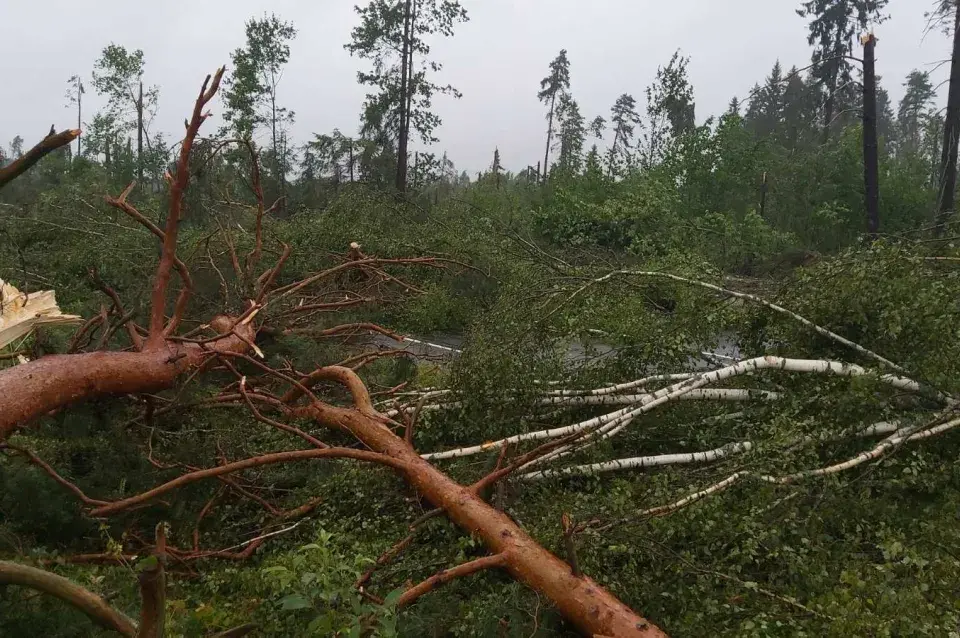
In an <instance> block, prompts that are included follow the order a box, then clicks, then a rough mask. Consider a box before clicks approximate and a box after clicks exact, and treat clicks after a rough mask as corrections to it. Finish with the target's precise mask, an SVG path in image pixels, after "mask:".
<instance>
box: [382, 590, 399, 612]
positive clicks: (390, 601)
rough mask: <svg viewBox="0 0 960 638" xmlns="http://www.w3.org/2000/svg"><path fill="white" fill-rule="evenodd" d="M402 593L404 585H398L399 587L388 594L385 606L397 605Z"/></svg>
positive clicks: (384, 602)
mask: <svg viewBox="0 0 960 638" xmlns="http://www.w3.org/2000/svg"><path fill="white" fill-rule="evenodd" d="M402 595H403V588H402V587H398V588H397V589H394V590H393V591H392V592H390V593H389V594H387V596H386V598H384V599H383V606H384V607H395V606H396V605H397V601H398V600H400V596H402Z"/></svg>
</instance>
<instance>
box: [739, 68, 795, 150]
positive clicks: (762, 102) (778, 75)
mask: <svg viewBox="0 0 960 638" xmlns="http://www.w3.org/2000/svg"><path fill="white" fill-rule="evenodd" d="M785 91H786V86H785V85H784V83H783V67H781V66H780V60H777V62H776V64H774V65H773V69H772V70H771V71H770V75H769V76H768V77H767V81H766V83H765V84H764V85H763V86H762V87H760V86H756V87H754V89H753V91H752V93H751V96H750V105H749V106H748V107H747V113H746V115H745V116H744V121H745V124H746V126H747V128H748V129H749V130H751V131H752V132H753V133H754V134H755V135H756V136H757V137H761V138H763V137H769V136H772V135H774V134H775V133H778V132H779V131H780V130H781V128H782V125H783V123H784V113H783V109H784V93H785Z"/></svg>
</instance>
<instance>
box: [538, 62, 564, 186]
mask: <svg viewBox="0 0 960 638" xmlns="http://www.w3.org/2000/svg"><path fill="white" fill-rule="evenodd" d="M569 89H570V60H568V59H567V50H566V49H561V50H560V54H559V55H557V57H555V58H554V59H553V61H552V62H550V73H549V75H547V77H545V78H543V80H541V81H540V92H539V93H537V97H538V98H539V99H540V101H541V102H543V103H544V104H547V105H548V107H549V110H548V111H547V149H546V151H544V154H543V181H546V180H547V173H548V172H549V167H550V146H551V144H552V143H553V120H554V117H555V115H556V110H557V101H558V100H559V99H561V98H562V97H563V96H564V95H566V92H567V91H568V90H569Z"/></svg>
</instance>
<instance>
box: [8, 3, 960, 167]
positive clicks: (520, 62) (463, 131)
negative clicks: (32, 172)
mask: <svg viewBox="0 0 960 638" xmlns="http://www.w3.org/2000/svg"><path fill="white" fill-rule="evenodd" d="M354 4H355V2H354V1H353V0H272V1H270V2H267V1H266V0H190V1H187V0H166V1H165V2H159V3H158V2H150V3H147V2H144V1H143V0H96V1H94V0H87V1H86V2H84V3H78V2H76V0H34V1H28V0H0V25H2V27H3V28H2V29H0V31H2V32H3V42H4V52H5V53H4V55H3V56H0V77H2V78H3V86H4V91H3V96H2V99H0V140H2V141H3V143H4V144H6V142H7V141H8V140H10V139H12V138H13V137H14V136H15V135H18V134H19V135H22V136H23V137H24V138H25V141H26V143H27V144H32V143H33V142H34V141H35V140H36V139H38V138H39V137H40V136H42V135H43V134H44V133H45V132H46V131H47V130H48V129H49V127H50V124H51V123H53V122H55V123H56V124H57V127H58V128H61V127H65V126H68V125H70V124H71V122H73V116H72V115H71V112H70V111H68V110H67V108H66V107H65V99H64V97H63V95H64V92H65V91H66V80H67V78H69V77H70V76H71V75H74V74H77V73H80V74H83V75H84V77H86V78H89V75H90V71H91V69H92V67H93V63H94V61H95V60H96V58H97V57H98V55H99V52H100V51H101V49H102V48H103V47H104V46H105V45H106V44H108V43H110V42H111V41H113V42H116V43H117V44H122V45H124V46H126V47H128V48H141V49H143V51H144V53H145V56H146V60H147V80H148V83H150V84H157V85H159V86H160V89H161V91H160V113H159V115H158V117H157V121H156V123H155V125H154V128H155V129H158V130H162V131H165V132H167V133H169V134H171V135H179V133H180V129H181V128H182V124H181V122H182V121H183V118H184V116H185V115H186V114H187V112H188V110H189V108H190V106H191V103H192V100H193V99H194V97H195V96H196V92H197V90H198V89H199V86H200V82H201V81H202V79H203V76H204V75H205V74H206V73H209V72H212V71H213V70H214V69H215V68H216V67H217V66H218V65H219V64H224V63H228V62H229V54H230V52H231V51H232V50H233V49H235V48H237V47H238V46H241V45H242V43H243V37H244V36H243V23H244V21H245V20H247V19H248V18H250V17H251V16H255V15H260V14H262V13H263V12H265V11H270V12H275V13H277V14H278V15H280V16H281V17H283V18H284V19H287V20H290V21H292V22H294V23H295V25H296V27H297V28H298V29H299V31H300V33H299V36H298V38H297V40H296V41H295V42H294V43H293V46H292V54H291V62H290V64H289V66H288V68H287V71H286V73H285V77H284V80H283V84H282V85H281V89H280V91H281V97H282V101H283V103H284V105H286V106H287V107H289V108H291V109H293V110H294V111H295V112H296V114H297V121H296V124H294V126H293V128H292V136H293V138H294V139H295V140H296V141H303V140H306V139H307V138H308V137H309V136H310V135H311V134H312V133H314V132H329V131H330V130H332V129H333V128H334V127H339V128H340V129H341V130H343V131H344V132H351V131H354V130H355V129H356V127H357V122H358V115H359V112H360V105H361V103H362V101H363V96H364V92H365V91H364V88H363V87H360V86H357V84H356V72H357V70H358V69H360V68H361V61H359V60H356V59H353V58H351V57H350V56H349V55H348V54H347V52H346V51H344V50H343V44H344V43H345V42H346V41H347V40H348V39H349V34H350V30H351V28H352V27H353V26H354V24H355V23H356V18H355V14H354V12H353V5H354ZM463 4H464V5H465V6H466V7H467V8H468V10H469V12H470V16H471V21H470V22H468V23H466V24H464V25H460V26H459V27H458V29H457V34H456V35H455V37H454V38H453V39H451V40H446V41H439V42H437V43H435V45H434V52H435V54H436V57H437V59H438V60H440V61H442V62H443V63H444V65H445V68H444V71H443V73H442V76H441V79H442V80H443V81H444V82H450V83H453V84H454V85H455V86H457V87H458V88H459V89H460V90H461V91H463V94H464V96H463V99H461V100H454V99H452V98H438V100H437V102H436V107H437V111H438V112H439V113H440V115H441V116H442V118H443V120H444V124H443V126H442V128H441V129H440V130H439V131H438V136H439V137H440V138H441V142H440V144H438V145H437V146H436V148H435V149H434V150H436V151H437V152H443V151H444V150H446V151H448V152H449V154H450V157H451V158H452V159H453V160H454V161H455V162H456V163H457V166H458V167H460V168H464V169H466V170H468V171H470V172H476V171H478V170H482V169H483V168H485V167H486V166H488V165H489V163H490V161H491V159H492V155H493V148H494V146H498V147H499V148H500V152H501V156H502V161H503V163H504V165H505V166H507V167H508V168H511V169H520V168H523V167H524V166H526V165H527V164H535V163H536V161H537V159H538V158H539V157H541V156H542V154H543V149H542V145H543V138H544V129H545V122H544V119H543V109H542V107H541V105H540V104H539V102H537V99H536V92H537V89H538V85H539V82H540V79H541V78H542V77H543V76H544V75H545V74H546V70H547V64H548V62H549V61H550V60H551V59H552V58H553V57H554V56H555V55H556V53H557V52H558V51H559V50H560V49H561V48H566V49H568V50H569V55H570V60H571V77H572V81H571V85H572V86H571V88H572V90H573V92H574V94H575V96H576V97H577V99H578V100H579V102H580V104H581V107H582V110H583V112H584V114H585V115H587V116H588V117H593V116H595V115H603V116H607V115H608V112H609V109H610V106H611V104H613V101H614V100H615V99H616V97H617V96H618V95H619V94H621V93H624V92H628V93H632V94H633V95H634V96H636V97H637V99H638V101H641V102H642V95H643V90H644V88H645V87H646V86H647V85H648V84H649V83H650V81H651V79H652V78H653V76H654V74H655V72H656V69H657V66H658V65H660V64H664V63H665V62H666V61H667V60H669V58H670V55H671V54H672V53H673V51H674V50H675V49H677V48H679V49H681V50H682V51H683V53H684V54H686V55H689V56H691V57H692V61H691V64H690V69H689V70H690V74H691V79H692V82H693V85H694V88H695V91H696V100H697V114H698V119H699V120H702V119H704V118H705V117H706V116H707V115H709V114H714V113H719V112H721V111H722V110H723V109H724V108H725V107H726V105H727V103H728V102H729V100H730V98H731V97H733V96H734V95H737V96H740V97H743V96H745V95H746V94H747V93H748V91H749V90H750V88H751V87H752V86H753V84H754V83H755V82H758V81H761V80H762V78H763V77H764V76H765V75H766V74H767V73H768V72H769V70H770V67H771V66H772V65H773V63H774V61H775V60H777V59H778V58H779V59H780V60H781V62H782V63H783V64H784V66H786V67H789V66H791V65H793V64H796V65H798V66H804V65H805V64H806V63H807V61H808V60H809V57H810V49H809V47H808V46H807V43H806V25H805V21H804V20H803V19H802V18H799V17H798V16H797V15H796V13H795V9H796V7H797V6H798V4H799V2H794V1H792V0H723V1H719V0H686V1H678V2H672V3H664V2H660V1H654V0H591V1H590V2H586V1H585V0H463ZM927 8H928V2H926V1H920V0H910V1H909V2H902V1H901V2H893V3H891V7H890V12H891V13H892V15H893V18H892V19H891V20H890V21H888V22H886V23H884V24H882V25H879V26H877V28H876V33H877V35H878V38H879V45H878V70H879V72H880V73H881V74H882V75H883V81H884V86H885V87H886V88H887V90H888V91H889V92H890V93H891V96H892V97H893V99H894V101H897V100H899V98H900V96H901V95H902V92H903V91H902V87H901V84H902V82H903V78H904V76H906V74H907V73H908V72H909V71H910V70H912V69H914V68H920V69H926V70H933V69H934V65H935V64H936V62H937V61H939V60H941V59H943V58H946V57H948V55H949V43H948V42H947V39H946V38H945V37H944V36H943V35H942V34H941V33H939V32H934V33H930V34H928V35H927V36H926V37H924V27H925V24H926V21H925V19H924V15H923V14H924V11H925V10H926V9H927ZM41 34H42V35H41ZM936 77H937V80H938V81H940V80H943V79H944V78H945V77H946V68H943V67H942V68H940V69H938V70H937V71H936ZM945 93H946V91H945V90H941V95H945ZM87 97H89V98H90V99H89V100H88V104H89V108H87V109H86V113H87V114H89V115H90V116H92V114H93V112H94V108H96V107H98V106H99V105H100V102H99V101H98V100H97V98H96V96H93V95H92V94H88V96H87ZM85 119H87V118H86V116H85Z"/></svg>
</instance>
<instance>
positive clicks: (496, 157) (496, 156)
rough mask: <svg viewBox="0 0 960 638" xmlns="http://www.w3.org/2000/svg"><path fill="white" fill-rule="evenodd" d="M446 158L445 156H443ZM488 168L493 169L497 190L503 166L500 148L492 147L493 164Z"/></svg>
mask: <svg viewBox="0 0 960 638" xmlns="http://www.w3.org/2000/svg"><path fill="white" fill-rule="evenodd" d="M444 160H446V156H444ZM490 170H491V171H493V178H494V181H495V182H496V185H497V190H500V171H502V170H503V166H502V165H501V164H500V149H499V148H495V149H493V164H492V165H491V166H490Z"/></svg>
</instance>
